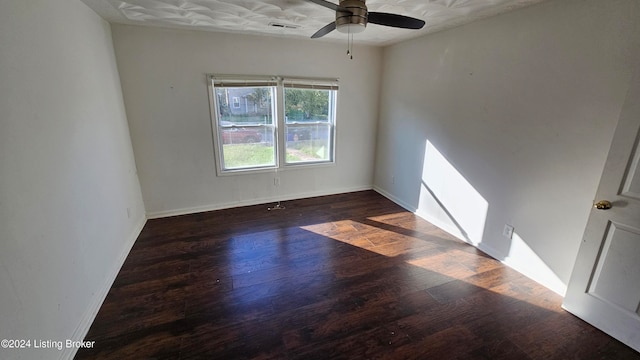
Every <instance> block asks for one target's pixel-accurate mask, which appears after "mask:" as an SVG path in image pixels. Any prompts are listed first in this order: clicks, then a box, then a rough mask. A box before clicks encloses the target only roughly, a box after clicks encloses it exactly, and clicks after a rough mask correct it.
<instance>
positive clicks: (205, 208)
mask: <svg viewBox="0 0 640 360" xmlns="http://www.w3.org/2000/svg"><path fill="white" fill-rule="evenodd" d="M372 188H373V187H372V186H371V185H367V186H356V187H351V188H340V189H331V190H321V191H312V192H304V193H297V194H288V195H282V196H280V195H278V196H270V197H264V198H257V199H250V200H242V201H235V202H228V203H220V204H211V205H204V206H194V207H189V208H182V209H174V210H165V211H152V212H149V213H147V219H159V218H164V217H169V216H177V215H186V214H195V213H200V212H205V211H213V210H222V209H230V208H235V207H240V206H251V205H261V204H268V203H272V202H277V201H289V200H296V199H304V198H310V197H316V196H326V195H335V194H342V193H348V192H354V191H363V190H371V189H372Z"/></svg>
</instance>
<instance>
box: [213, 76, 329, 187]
mask: <svg viewBox="0 0 640 360" xmlns="http://www.w3.org/2000/svg"><path fill="white" fill-rule="evenodd" d="M207 84H208V89H209V107H210V116H211V119H210V121H211V132H212V139H213V147H214V157H215V166H216V173H217V175H218V176H226V175H235V174H246V173H260V172H273V171H274V170H276V171H277V170H285V169H292V168H301V167H319V166H331V165H335V163H336V146H337V145H336V128H337V108H338V79H327V78H304V77H302V78H301V77H285V76H260V75H257V76H253V75H219V74H208V75H207ZM265 84H268V85H265ZM286 84H295V86H287V85H286ZM234 85H240V86H239V87H261V86H272V87H273V92H272V96H273V97H272V99H271V108H272V116H273V120H272V124H271V125H269V127H273V137H274V138H273V148H274V164H273V165H271V164H268V165H256V166H247V167H240V168H225V165H224V147H223V145H224V141H223V138H222V136H223V135H222V128H223V126H222V125H221V122H222V119H221V118H220V117H219V116H220V114H219V111H218V109H219V105H218V101H219V100H220V99H218V96H217V94H216V89H218V88H225V87H226V88H233V87H234ZM287 87H295V88H304V89H323V90H331V92H330V93H329V103H328V106H329V109H328V121H327V122H326V123H322V124H323V125H324V124H328V126H329V133H328V145H329V146H330V149H329V150H328V152H329V153H328V156H329V159H328V160H324V159H319V160H318V161H298V162H287V160H286V155H287V154H286V153H287V148H286V146H287V139H286V134H285V130H286V128H287V122H286V118H285V104H284V102H285V88H287ZM227 100H228V99H227ZM231 100H232V99H231ZM220 101H221V100H220ZM232 101H233V100H232ZM232 101H227V102H228V103H232ZM227 105H231V104H227ZM263 126H266V125H257V126H256V127H263ZM246 127H249V126H246ZM251 127H254V126H251Z"/></svg>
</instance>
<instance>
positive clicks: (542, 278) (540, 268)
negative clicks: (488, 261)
mask: <svg viewBox="0 0 640 360" xmlns="http://www.w3.org/2000/svg"><path fill="white" fill-rule="evenodd" d="M502 262H503V263H505V264H507V265H509V266H511V267H512V268H513V269H515V270H517V271H518V272H520V273H522V274H523V275H525V276H527V277H529V278H531V279H533V280H535V281H537V282H539V283H540V284H544V286H546V287H548V288H549V289H551V290H552V291H553V292H555V293H557V294H558V295H561V296H564V294H565V292H566V291H567V285H566V284H565V283H564V282H563V281H562V280H560V278H559V277H558V276H557V275H556V274H555V273H554V272H553V270H551V268H549V266H548V265H547V264H546V263H545V262H544V261H543V260H542V259H541V258H540V257H539V256H538V254H536V253H535V251H533V250H532V249H531V248H530V247H529V245H527V243H526V242H525V241H524V240H523V239H522V238H521V237H520V235H518V234H517V233H513V238H512V240H511V247H510V248H509V254H508V255H507V257H506V258H505V259H504V260H503V261H502Z"/></svg>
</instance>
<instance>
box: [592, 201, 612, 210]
mask: <svg viewBox="0 0 640 360" xmlns="http://www.w3.org/2000/svg"><path fill="white" fill-rule="evenodd" d="M612 206H613V205H612V204H611V201H608V200H600V201H598V202H597V203H595V204H593V207H594V208H596V209H598V210H609V209H611V207H612Z"/></svg>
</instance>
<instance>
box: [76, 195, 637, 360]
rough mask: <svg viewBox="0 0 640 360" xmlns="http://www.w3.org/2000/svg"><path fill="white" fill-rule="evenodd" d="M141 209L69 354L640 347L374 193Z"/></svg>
mask: <svg viewBox="0 0 640 360" xmlns="http://www.w3.org/2000/svg"><path fill="white" fill-rule="evenodd" d="M285 206H286V210H282V211H268V210H267V205H256V206H246V207H239V208H234V209H227V210H219V211H210V212H204V213H198V214H191V215H182V216H175V217H169V218H165V219H154V220H149V221H148V222H147V225H146V226H145V228H144V229H143V231H142V232H141V234H140V236H139V238H138V240H137V242H136V244H135V245H134V247H133V248H132V250H131V252H130V254H129V257H128V258H127V260H126V261H125V263H124V265H123V267H122V269H121V271H120V273H119V274H118V277H117V278H116V280H115V282H114V284H113V287H112V289H111V291H110V292H109V294H108V295H107V298H106V300H105V302H104V304H103V305H102V308H101V309H100V311H99V313H98V315H97V316H96V319H95V321H94V323H93V325H92V326H91V329H90V330H89V333H88V334H87V336H86V340H95V348H94V349H81V350H80V351H79V352H78V353H77V355H76V359H178V360H180V359H213V358H216V359H525V360H537V359H571V358H573V359H640V354H639V353H637V352H635V351H633V350H631V349H630V348H629V347H626V346H625V345H623V344H621V343H619V342H618V341H616V340H614V339H612V338H611V337H609V336H607V335H605V334H604V333H602V332H601V331H599V330H597V329H595V328H593V327H591V326H590V325H588V324H586V323H584V322H582V321H581V320H579V319H577V318H575V317H573V316H572V315H570V314H568V313H567V312H565V311H564V310H562V309H561V307H560V304H561V301H562V299H561V298H560V297H559V296H558V295H556V294H554V293H553V292H551V291H550V290H548V289H546V288H544V287H542V286H540V285H538V284H536V283H535V282H533V281H531V280H529V279H528V278H526V277H524V276H522V275H521V274H519V273H517V272H515V271H514V270H512V269H509V268H506V267H505V266H504V265H503V264H501V263H500V262H499V261H496V260H494V259H492V258H490V257H489V256H487V255H486V254H484V253H482V252H481V251H479V250H477V249H476V248H474V247H471V246H470V245H468V244H466V243H464V242H462V241H460V240H458V239H456V238H454V237H452V236H451V235H449V234H447V233H445V232H443V231H441V230H440V229H438V228H436V227H435V226H433V225H432V224H430V223H428V222H426V221H424V220H422V219H420V218H419V217H417V216H415V215H414V214H412V213H410V212H407V211H405V210H403V209H402V208H401V207H399V206H398V205H397V204H394V203H393V202H391V201H389V200H388V199H386V198H384V197H382V196H381V195H379V194H378V193H376V192H374V191H360V192H354V193H345V194H338V195H332V196H323V197H314V198H308V199H300V200H295V201H288V202H286V203H285Z"/></svg>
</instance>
